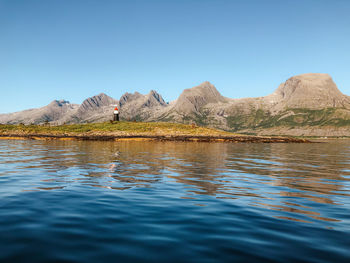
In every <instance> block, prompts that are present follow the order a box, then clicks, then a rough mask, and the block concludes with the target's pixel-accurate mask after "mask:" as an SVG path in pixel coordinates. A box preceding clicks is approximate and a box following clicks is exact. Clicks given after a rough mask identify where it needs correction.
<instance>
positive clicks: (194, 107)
mask: <svg viewBox="0 0 350 263" xmlns="http://www.w3.org/2000/svg"><path fill="white" fill-rule="evenodd" d="M227 101H228V100H227V99H226V98H224V97H223V96H221V94H220V93H219V92H218V91H217V89H216V88H215V86H214V85H213V84H211V83H210V82H208V81H206V82H203V83H202V84H200V85H199V86H196V87H193V88H191V89H185V90H184V91H183V92H182V93H181V95H180V97H179V98H178V99H177V101H176V103H175V105H174V106H173V110H175V111H177V112H182V113H194V112H200V110H201V109H202V108H203V107H204V106H205V105H207V104H209V103H220V102H227Z"/></svg>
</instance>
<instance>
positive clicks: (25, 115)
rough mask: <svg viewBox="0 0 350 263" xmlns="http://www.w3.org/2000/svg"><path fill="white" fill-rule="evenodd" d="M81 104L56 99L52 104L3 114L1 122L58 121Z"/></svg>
mask: <svg viewBox="0 0 350 263" xmlns="http://www.w3.org/2000/svg"><path fill="white" fill-rule="evenodd" d="M78 107H79V105H77V104H71V103H69V102H68V101H65V100H54V101H52V102H51V103H50V104H48V105H46V106H44V107H41V108H38V109H30V110H25V111H20V112H15V113H10V114H1V115H0V123H8V124H18V123H23V124H40V123H47V122H55V121H58V120H60V119H62V118H64V117H65V116H70V115H71V114H73V112H75V111H76V110H77V108H78Z"/></svg>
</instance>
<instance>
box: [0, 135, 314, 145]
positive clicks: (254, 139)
mask: <svg viewBox="0 0 350 263" xmlns="http://www.w3.org/2000/svg"><path fill="white" fill-rule="evenodd" d="M0 139H2V140H24V139H26V140H75V141H127V140H133V141H143V140H145V141H146V140H147V141H177V142H232V143H312V141H310V140H307V139H300V138H294V137H282V136H281V137H275V136H273V137H270V136H249V135H242V136H240V135H235V136H216V135H203V136H202V135H145V134H141V135H102V134H99V135H54V134H36V133H29V134H17V133H9V134H0Z"/></svg>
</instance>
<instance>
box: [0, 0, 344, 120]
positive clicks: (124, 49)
mask: <svg viewBox="0 0 350 263" xmlns="http://www.w3.org/2000/svg"><path fill="white" fill-rule="evenodd" d="M349 13H350V1H349V0H173V1H171V0H125V1H118V0H0V90H1V98H2V99H1V104H0V113H8V112H14V111H20V110H24V109H28V108H37V107H42V106H45V105H47V104H49V103H50V102H51V101H52V100H55V99H57V100H59V99H65V100H68V101H70V102H71V103H81V102H82V101H83V100H84V99H86V98H88V97H91V96H94V95H97V94H99V93H101V92H104V93H106V94H107V95H109V96H111V97H113V98H116V99H119V98H120V96H121V95H122V94H124V93H125V92H135V91H138V92H140V93H143V94H146V93H148V92H149V91H150V90H156V91H157V92H159V93H160V94H161V95H162V96H163V98H164V99H165V101H172V100H175V99H176V98H177V97H178V96H179V95H180V94H181V92H182V91H183V90H184V89H187V88H191V87H193V86H196V85H199V84H200V83H202V82H203V81H210V82H211V83H212V84H214V85H215V86H216V88H217V89H218V91H219V92H220V93H221V94H222V95H223V96H226V97H230V98H242V97H258V96H264V95H268V94H270V93H272V92H273V91H274V90H275V89H276V88H277V87H278V85H279V84H280V83H282V82H284V81H286V80H287V79H288V78H290V77H292V76H294V75H298V74H303V73H310V72H313V73H328V74H330V75H331V76H332V77H333V80H334V81H335V83H336V84H337V86H338V88H339V89H340V90H341V91H342V92H343V93H345V94H347V95H350V15H349Z"/></svg>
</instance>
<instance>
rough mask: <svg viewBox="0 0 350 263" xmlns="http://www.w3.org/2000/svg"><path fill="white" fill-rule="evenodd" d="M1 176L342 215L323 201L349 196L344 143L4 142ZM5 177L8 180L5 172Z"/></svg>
mask: <svg viewBox="0 0 350 263" xmlns="http://www.w3.org/2000/svg"><path fill="white" fill-rule="evenodd" d="M0 158H1V164H3V165H4V164H6V166H5V168H2V169H1V170H0V178H1V176H5V175H6V176H8V175H11V176H12V177H13V179H14V177H16V176H21V181H20V183H19V184H18V185H14V184H12V183H11V180H8V181H5V182H1V181H0V182H1V183H2V187H8V188H7V189H9V190H8V191H6V192H3V193H2V195H6V194H11V191H37V190H45V191H47V190H57V189H64V188H72V187H76V186H79V185H87V186H93V187H100V188H108V189H115V190H117V191H123V190H126V189H135V188H151V189H152V188H157V189H162V188H164V191H168V195H176V196H177V197H178V198H183V199H192V200H194V202H195V200H198V202H197V203H195V204H197V205H205V203H201V201H200V200H201V199H203V198H202V197H203V196H212V197H214V198H216V199H229V200H237V201H236V202H239V203H242V202H244V203H245V204H246V205H247V206H251V207H261V208H264V209H269V210H275V211H276V213H275V214H273V216H275V217H277V218H283V219H288V220H296V221H301V222H310V221H312V219H315V220H322V221H334V222H336V221H341V219H339V218H337V217H336V216H334V217H333V215H332V213H325V211H328V210H327V208H329V206H327V205H332V206H337V205H340V206H342V205H345V203H344V200H347V198H348V197H349V195H350V194H349V189H350V188H349V185H350V184H349V179H350V170H349V168H350V143H349V142H348V141H336V142H331V143H321V144H311V145H310V144H304V145H303V144H226V143H178V142H176V143H172V142H132V141H129V142H119V143H111V142H71V141H68V142H67V141H54V142H45V141H40V142H36V141H2V142H1V152H0ZM10 179H11V178H10Z"/></svg>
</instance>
